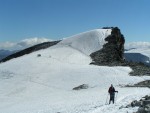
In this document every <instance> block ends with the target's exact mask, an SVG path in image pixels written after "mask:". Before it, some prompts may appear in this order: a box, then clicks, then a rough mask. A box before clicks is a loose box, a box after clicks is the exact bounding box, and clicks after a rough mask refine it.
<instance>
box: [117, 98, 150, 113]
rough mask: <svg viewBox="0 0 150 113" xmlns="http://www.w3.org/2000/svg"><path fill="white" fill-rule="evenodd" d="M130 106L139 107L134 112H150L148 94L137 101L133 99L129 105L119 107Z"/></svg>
mask: <svg viewBox="0 0 150 113" xmlns="http://www.w3.org/2000/svg"><path fill="white" fill-rule="evenodd" d="M130 107H139V108H138V111H137V112H135V113H150V96H148V95H146V96H145V97H143V98H142V99H140V100H139V101H137V100H134V101H133V102H131V103H130V104H129V105H127V106H126V107H123V106H121V107H120V109H122V108H130Z"/></svg>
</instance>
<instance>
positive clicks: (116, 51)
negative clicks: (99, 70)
mask: <svg viewBox="0 0 150 113" xmlns="http://www.w3.org/2000/svg"><path fill="white" fill-rule="evenodd" d="M108 28H109V29H112V32H111V35H109V36H108V37H107V38H106V39H105V40H106V41H107V43H106V44H105V45H103V48H102V49H100V50H98V51H96V52H94V53H92V54H91V55H90V56H91V58H92V60H93V61H92V63H91V64H94V65H99V66H129V67H131V68H132V70H133V71H132V72H131V73H130V75H132V76H143V75H150V67H149V66H147V65H145V64H143V63H141V62H131V61H126V59H124V43H125V39H124V36H123V35H122V34H121V32H120V29H119V28H117V27H114V28H113V27H106V28H104V29H108Z"/></svg>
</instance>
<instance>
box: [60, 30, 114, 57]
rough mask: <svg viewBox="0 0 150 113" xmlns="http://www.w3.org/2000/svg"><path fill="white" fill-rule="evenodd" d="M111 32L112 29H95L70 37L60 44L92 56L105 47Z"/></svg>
mask: <svg viewBox="0 0 150 113" xmlns="http://www.w3.org/2000/svg"><path fill="white" fill-rule="evenodd" d="M111 31H112V30H111V29H95V30H91V31H87V32H83V33H80V34H77V35H74V36H71V37H68V38H66V39H64V40H63V41H61V42H60V43H59V44H61V45H67V46H70V47H72V48H74V49H77V50H79V51H80V52H82V53H84V54H86V55H90V54H91V53H93V52H95V51H97V50H99V49H101V48H102V47H103V45H104V44H105V43H106V41H105V38H106V37H107V36H109V35H110V34H111Z"/></svg>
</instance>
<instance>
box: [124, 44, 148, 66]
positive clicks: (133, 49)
mask: <svg viewBox="0 0 150 113" xmlns="http://www.w3.org/2000/svg"><path fill="white" fill-rule="evenodd" d="M125 48H126V51H125V57H126V59H127V60H129V61H135V62H143V63H145V64H147V65H150V43H149V42H133V43H129V44H126V45H125Z"/></svg>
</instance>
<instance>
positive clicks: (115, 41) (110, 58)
mask: <svg viewBox="0 0 150 113" xmlns="http://www.w3.org/2000/svg"><path fill="white" fill-rule="evenodd" d="M111 29H112V32H111V35H109V36H108V37H107V38H106V39H105V41H107V43H106V44H105V45H104V46H103V48H102V49H101V50H98V51H96V52H94V53H92V54H91V55H90V56H91V58H92V59H93V62H92V63H91V64H96V65H108V64H111V63H114V62H122V61H123V59H124V57H123V53H124V43H125V39H124V36H123V35H122V34H121V32H120V29H119V28H118V27H114V28H112V27H111Z"/></svg>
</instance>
